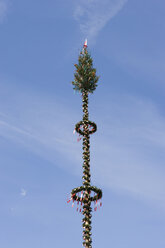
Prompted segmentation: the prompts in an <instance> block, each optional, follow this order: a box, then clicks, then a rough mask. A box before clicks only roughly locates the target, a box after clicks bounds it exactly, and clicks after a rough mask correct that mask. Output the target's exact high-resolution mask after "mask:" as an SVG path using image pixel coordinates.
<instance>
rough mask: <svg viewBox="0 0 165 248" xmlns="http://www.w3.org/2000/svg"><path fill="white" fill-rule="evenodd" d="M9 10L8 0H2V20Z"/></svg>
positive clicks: (0, 10) (0, 3) (0, 19)
mask: <svg viewBox="0 0 165 248" xmlns="http://www.w3.org/2000/svg"><path fill="white" fill-rule="evenodd" d="M6 12H7V1H6V0H0V22H1V21H2V20H3V19H4V17H5V16H6Z"/></svg>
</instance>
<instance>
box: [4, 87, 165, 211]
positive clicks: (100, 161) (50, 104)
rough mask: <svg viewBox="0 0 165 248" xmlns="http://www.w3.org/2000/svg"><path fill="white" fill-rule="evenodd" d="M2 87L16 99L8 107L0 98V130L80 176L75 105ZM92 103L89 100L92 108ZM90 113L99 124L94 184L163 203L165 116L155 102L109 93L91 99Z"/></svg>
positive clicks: (94, 146) (94, 140) (94, 143)
mask: <svg viewBox="0 0 165 248" xmlns="http://www.w3.org/2000/svg"><path fill="white" fill-rule="evenodd" d="M2 92H3V95H4V94H5V93H4V92H6V94H8V98H7V99H9V98H10V100H11V102H14V104H11V102H10V103H9V106H8V107H7V106H6V104H7V103H4V102H3V100H1V99H2V98H0V106H1V109H0V112H1V113H4V114H3V115H1V117H0V119H1V121H0V135H1V136H3V137H5V138H8V139H10V140H12V141H14V142H15V143H19V144H21V145H22V146H24V147H25V148H27V149H30V150H31V151H33V152H34V153H36V154H38V155H39V156H42V157H44V158H45V159H47V160H50V161H51V162H53V163H55V164H56V165H58V164H59V166H63V167H64V168H65V169H66V170H69V171H70V172H72V173H74V174H77V175H78V176H79V177H80V173H81V172H82V170H81V164H82V158H81V157H82V156H81V153H82V150H81V142H79V143H77V142H76V137H75V136H74V135H72V131H73V128H74V125H75V120H77V121H79V120H80V115H81V113H79V114H78V116H79V117H78V116H77V115H76V113H75V112H74V110H73V107H69V106H68V104H67V106H66V105H64V104H63V105H62V104H61V103H60V102H59V100H58V98H57V97H56V98H54V99H56V100H52V99H50V98H49V99H48V98H46V97H45V96H43V95H42V96H38V95H33V94H32V93H29V92H27V91H26V92H23V91H21V92H19V91H14V90H12V91H10V90H2ZM9 92H11V97H9ZM3 99H6V98H5V96H4V98H3ZM109 99H111V100H109ZM119 99H120V102H119ZM121 103H122V104H121ZM101 104H102V106H101ZM92 108H93V107H92V104H91V103H90V109H91V112H92ZM5 109H6V111H5ZM96 110H97V111H96ZM93 114H95V118H94V119H96V120H97V121H96V122H97V124H98V132H97V133H96V134H94V135H93V136H92V138H91V144H92V145H91V169H92V175H93V176H92V180H93V183H94V184H95V183H96V181H97V183H96V184H98V183H100V184H101V185H102V186H106V187H108V188H110V189H111V190H117V191H119V192H122V193H127V194H129V195H130V196H132V197H136V198H140V199H145V201H148V202H149V201H152V202H153V203H155V204H157V205H158V206H162V207H164V206H165V193H164V188H165V180H164V179H165V176H164V175H165V169H164V161H165V154H164V150H165V119H164V118H163V116H162V115H161V113H159V111H158V109H157V108H156V106H154V105H153V104H152V103H150V102H147V101H146V100H141V99H137V98H133V97H130V96H125V97H124V96H121V95H119V96H114V95H113V96H112V95H111V96H109V97H108V103H107V102H106V97H104V98H103V99H102V103H100V102H99V105H97V103H96V102H95V105H94V113H93ZM58 156H59V157H60V159H59V160H58V163H57V159H58ZM66 161H67V163H66ZM77 165H80V166H77Z"/></svg>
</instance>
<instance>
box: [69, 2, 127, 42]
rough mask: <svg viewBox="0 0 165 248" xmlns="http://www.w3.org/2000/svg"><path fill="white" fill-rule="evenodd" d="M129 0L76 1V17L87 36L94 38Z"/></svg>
mask: <svg viewBox="0 0 165 248" xmlns="http://www.w3.org/2000/svg"><path fill="white" fill-rule="evenodd" d="M126 2H127V0H87V1H84V0H80V1H76V3H75V11H74V18H75V19H76V20H77V21H78V23H79V25H80V30H81V32H82V33H83V35H84V36H85V37H87V38H88V39H90V40H93V39H94V38H95V37H96V36H97V34H98V33H99V31H101V30H102V29H103V28H104V26H105V25H106V24H107V22H108V21H109V20H111V19H112V18H113V17H114V16H115V15H116V14H117V13H118V12H119V11H120V10H121V9H122V8H123V6H124V5H125V3H126Z"/></svg>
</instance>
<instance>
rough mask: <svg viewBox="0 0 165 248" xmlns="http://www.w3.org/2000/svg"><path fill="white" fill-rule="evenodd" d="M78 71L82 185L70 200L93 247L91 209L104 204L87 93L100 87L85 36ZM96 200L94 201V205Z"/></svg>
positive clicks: (86, 240)
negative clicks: (93, 159) (95, 172)
mask: <svg viewBox="0 0 165 248" xmlns="http://www.w3.org/2000/svg"><path fill="white" fill-rule="evenodd" d="M75 67H76V72H75V74H74V77H75V78H74V81H73V82H72V84H73V85H74V90H76V91H79V92H80V93H81V94H82V102H83V103H82V109H83V120H82V121H80V122H78V123H77V124H76V126H75V131H76V132H77V133H78V134H79V136H80V138H79V140H80V139H81V138H83V177H82V179H83V186H80V187H78V188H75V189H73V190H72V192H71V194H70V198H69V199H68V203H69V202H71V201H72V204H74V202H77V211H79V212H81V213H82V214H83V216H84V217H83V246H84V247H86V248H91V247H92V238H91V235H92V234H91V229H92V226H91V218H92V214H91V213H92V211H93V210H94V211H96V210H97V209H98V208H99V207H100V206H101V205H102V203H101V198H102V191H101V189H98V188H97V187H94V186H92V185H91V174H90V135H91V134H93V133H95V132H96V130H97V126H96V124H95V123H94V122H92V121H90V120H89V112H88V96H89V93H93V91H94V90H95V89H96V87H97V82H98V79H99V77H98V76H96V69H94V68H93V60H92V58H91V55H90V54H89V53H88V49H87V40H85V43H84V46H83V50H82V51H81V53H80V55H79V58H78V64H75ZM92 204H93V205H92Z"/></svg>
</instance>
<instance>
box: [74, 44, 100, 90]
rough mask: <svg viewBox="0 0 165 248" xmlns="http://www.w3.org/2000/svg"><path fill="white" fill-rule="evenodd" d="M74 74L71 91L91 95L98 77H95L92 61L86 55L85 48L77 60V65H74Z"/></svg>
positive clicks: (89, 56)
mask: <svg viewBox="0 0 165 248" xmlns="http://www.w3.org/2000/svg"><path fill="white" fill-rule="evenodd" d="M74 66H75V67H76V72H75V73H74V81H73V82H72V84H73V85H74V87H73V89H74V90H76V91H79V92H81V93H83V92H84V91H86V92H88V93H93V91H94V90H95V89H96V87H97V82H98V80H99V77H98V76H96V69H95V68H93V59H92V57H91V55H90V54H89V53H88V50H87V48H83V50H82V52H81V53H80V55H79V58H78V64H75V65H74Z"/></svg>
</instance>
